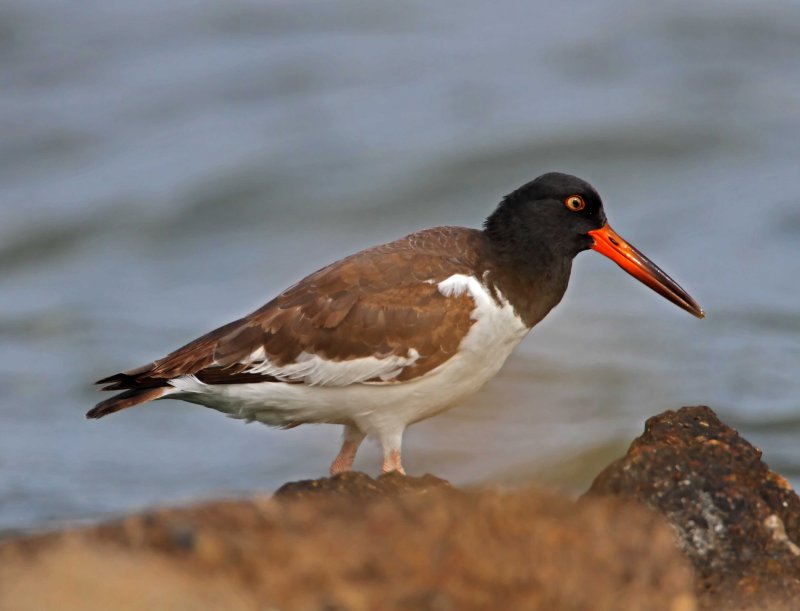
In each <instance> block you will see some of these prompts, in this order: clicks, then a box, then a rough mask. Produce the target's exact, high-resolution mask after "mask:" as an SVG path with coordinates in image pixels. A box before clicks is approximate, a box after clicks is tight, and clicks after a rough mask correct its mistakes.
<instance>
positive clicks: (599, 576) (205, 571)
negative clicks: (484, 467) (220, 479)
mask: <svg viewBox="0 0 800 611" xmlns="http://www.w3.org/2000/svg"><path fill="white" fill-rule="evenodd" d="M345 491H349V492H347V493H346V492H345ZM379 491H383V492H379ZM384 494H388V496H389V497H391V498H382V497H383V496H384ZM352 497H356V500H353V498H352ZM279 499H282V500H270V499H253V500H248V501H235V502H234V501H231V502H222V503H211V504H207V505H200V506H196V507H189V508H183V509H165V510H158V511H154V512H151V513H147V514H144V515H136V516H132V517H129V518H126V519H124V520H121V521H119V522H115V523H111V524H106V525H103V526H100V527H96V528H92V529H88V530H84V531H73V532H69V533H65V534H60V535H47V536H43V537H38V538H32V539H28V540H24V541H18V542H7V543H5V544H3V545H0V608H1V609H15V610H19V611H26V610H33V609H36V610H39V609H47V608H58V609H63V610H67V611H69V610H70V609H81V610H92V609H104V610H105V609H112V608H113V609H120V610H128V609H152V608H174V609H177V608H180V609H186V608H191V609H194V610H204V609H282V610H287V611H288V610H295V609H297V610H312V609H313V610H320V609H326V610H334V609H354V610H360V609H364V610H366V609H369V610H373V609H408V610H412V609H413V610H415V611H417V610H425V609H432V610H448V609H452V610H456V609H458V610H461V609H547V610H548V611H550V610H558V609H587V610H588V609H591V610H604V609H608V610H614V611H620V610H625V609H631V610H633V609H653V610H658V609H664V610H671V611H692V610H693V609H695V602H694V595H693V593H692V577H691V574H690V571H689V568H688V563H687V562H686V561H685V559H684V558H683V557H682V556H681V554H680V552H679V550H678V549H677V548H676V547H675V542H674V534H673V533H672V531H671V529H670V528H669V527H668V526H667V525H666V524H665V523H664V522H663V519H662V518H660V517H659V516H657V515H656V514H655V513H653V512H651V511H649V510H646V509H644V508H641V507H638V506H632V505H629V504H625V503H623V502H620V501H616V500H597V501H593V502H590V503H584V504H576V503H574V502H573V501H571V500H569V499H565V498H562V497H557V496H554V495H551V494H549V493H542V492H537V491H534V490H515V491H506V492H501V491H494V490H487V491H480V492H464V491H458V490H453V489H451V488H449V487H447V486H443V485H442V482H441V480H436V479H435V478H419V479H416V478H402V477H400V476H384V477H381V478H379V479H378V480H372V479H371V478H369V477H367V476H364V475H363V474H350V475H346V476H337V477H334V478H331V479H325V480H317V481H316V482H302V483H298V484H295V485H292V486H291V487H289V488H284V490H283V492H282V493H281V495H280V496H279ZM365 499H367V500H365ZM369 499H371V500H369Z"/></svg>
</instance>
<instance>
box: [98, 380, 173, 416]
mask: <svg viewBox="0 0 800 611" xmlns="http://www.w3.org/2000/svg"><path fill="white" fill-rule="evenodd" d="M166 390H167V388H164V387H161V388H132V389H130V390H126V391H125V392H122V393H120V394H118V395H114V396H113V397H110V398H108V399H106V400H105V401H100V403H98V404H97V405H95V406H94V407H93V408H92V409H90V410H89V411H88V412H86V417H87V418H102V417H103V416H107V415H108V414H113V413H114V412H118V411H120V410H121V409H126V408H128V407H133V406H134V405H139V404H140V403H147V402H148V401H152V400H153V399H158V398H159V397H161V396H162V395H163V394H164V392H165V391H166Z"/></svg>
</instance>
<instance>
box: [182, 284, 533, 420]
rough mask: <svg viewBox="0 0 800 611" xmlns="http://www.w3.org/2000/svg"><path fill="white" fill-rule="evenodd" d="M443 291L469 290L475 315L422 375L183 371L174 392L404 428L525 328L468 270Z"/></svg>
mask: <svg viewBox="0 0 800 611" xmlns="http://www.w3.org/2000/svg"><path fill="white" fill-rule="evenodd" d="M439 289H440V291H441V292H442V293H443V294H444V295H446V296H456V295H461V294H463V293H464V292H467V293H468V294H469V295H470V296H471V297H472V298H473V300H474V301H475V309H474V310H473V312H472V314H471V316H472V318H473V319H474V320H475V322H474V323H473V325H472V326H471V327H470V330H469V332H468V333H467V335H465V336H464V339H463V340H462V341H461V344H460V346H459V349H458V352H457V353H456V354H455V355H454V356H453V357H452V358H450V359H449V360H447V361H445V362H444V363H442V364H441V365H439V366H438V367H436V368H435V369H433V370H431V371H429V372H428V373H426V374H425V375H423V376H421V377H419V378H416V379H413V380H409V381H406V382H385V383H360V384H351V385H348V386H322V385H319V386H312V385H308V384H287V383H282V382H259V383H252V384H220V385H206V384H203V383H201V382H199V381H198V380H197V379H196V378H194V377H191V376H188V377H184V378H179V379H176V380H173V381H172V384H173V386H175V391H173V392H172V393H170V394H171V395H172V396H173V397H174V398H180V399H184V400H187V401H191V402H195V403H200V404H202V405H206V406H208V407H212V408H214V409H217V410H219V411H221V412H224V413H226V414H228V415H230V416H233V417H235V418H244V419H247V420H257V421H259V422H263V423H265V424H268V425H272V426H290V425H293V424H300V423H312V422H328V423H338V424H355V425H356V426H358V427H359V428H360V429H361V430H362V431H364V432H365V433H367V434H378V433H379V432H380V431H381V430H387V429H390V428H397V427H398V426H400V427H402V428H404V427H405V426H406V425H408V424H411V423H413V422H417V421H419V420H423V419H425V418H429V417H430V416H433V415H435V414H437V413H439V412H441V411H443V410H446V409H448V408H450V407H453V406H454V405H456V404H457V403H459V402H460V401H461V400H463V399H464V398H466V397H467V396H469V395H471V394H472V393H474V392H475V391H477V390H478V389H479V388H480V387H481V386H483V385H484V384H485V383H486V382H487V381H488V380H489V379H491V378H492V377H493V376H494V375H495V374H496V373H497V372H498V371H499V370H500V368H501V367H502V365H503V363H504V362H505V360H506V358H508V355H509V354H511V351H512V350H513V349H514V347H515V346H516V345H517V344H518V343H519V342H520V340H521V339H522V338H523V337H524V336H525V334H526V333H527V332H528V328H527V327H526V326H525V325H524V324H523V323H522V321H521V319H520V318H519V317H518V316H517V315H516V313H515V312H514V310H513V308H512V307H511V306H510V305H509V304H508V303H505V302H504V304H503V305H502V306H498V305H497V303H496V302H495V301H494V300H493V299H492V298H491V296H490V295H489V294H488V292H487V291H486V290H485V288H484V287H483V286H482V284H481V283H480V282H479V281H478V280H477V279H476V278H473V277H468V276H463V275H456V276H452V277H451V278H448V279H447V280H445V281H443V282H441V283H440V284H439Z"/></svg>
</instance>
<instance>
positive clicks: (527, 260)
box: [483, 215, 573, 327]
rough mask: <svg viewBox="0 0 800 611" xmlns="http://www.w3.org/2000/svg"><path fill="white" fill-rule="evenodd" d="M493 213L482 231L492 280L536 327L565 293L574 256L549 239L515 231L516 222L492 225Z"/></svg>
mask: <svg viewBox="0 0 800 611" xmlns="http://www.w3.org/2000/svg"><path fill="white" fill-rule="evenodd" d="M493 216H494V215H493ZM493 216H492V217H489V219H488V220H487V222H486V227H485V229H484V231H483V235H484V239H485V245H486V251H485V252H486V262H487V269H488V270H489V272H490V273H489V276H488V278H489V281H490V282H491V283H492V284H493V285H494V287H495V288H496V289H497V290H498V291H500V293H502V294H503V296H504V297H505V298H506V299H507V300H508V302H509V303H510V304H511V305H512V306H513V308H514V310H515V311H516V312H517V314H518V315H519V316H520V317H521V318H522V320H523V322H524V323H525V325H527V326H528V327H533V326H534V325H535V324H536V323H538V322H539V321H540V320H541V319H542V318H544V317H545V316H546V315H547V313H548V312H549V311H550V310H551V309H553V308H554V307H555V306H556V305H558V303H559V302H560V301H561V298H562V297H563V296H564V292H565V291H566V289H567V283H568V282H569V276H570V272H571V270H572V258H573V257H572V256H565V255H564V254H562V253H560V252H556V251H554V250H553V249H552V248H551V246H550V245H549V244H548V243H547V241H546V240H537V239H535V238H534V237H533V236H530V235H529V234H528V235H525V234H524V233H523V232H522V231H520V232H517V231H515V228H514V227H513V225H508V224H506V223H503V224H501V225H500V226H499V227H498V226H496V225H493V222H492V219H493ZM520 229H521V228H520Z"/></svg>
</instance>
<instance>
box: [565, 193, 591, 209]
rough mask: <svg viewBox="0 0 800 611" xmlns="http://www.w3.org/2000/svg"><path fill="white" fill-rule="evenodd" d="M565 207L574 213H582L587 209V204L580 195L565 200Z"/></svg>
mask: <svg viewBox="0 0 800 611" xmlns="http://www.w3.org/2000/svg"><path fill="white" fill-rule="evenodd" d="M564 205H565V206H566V207H567V208H568V209H569V210H572V211H573V212H580V211H581V210H583V209H584V208H585V207H586V202H585V201H583V198H582V197H581V196H580V195H570V196H569V197H568V198H567V199H565V200H564Z"/></svg>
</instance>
